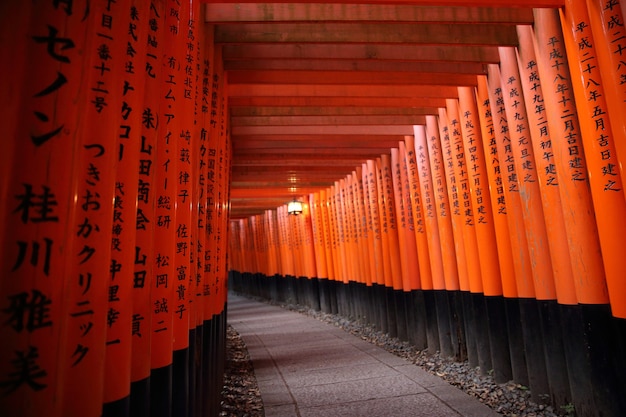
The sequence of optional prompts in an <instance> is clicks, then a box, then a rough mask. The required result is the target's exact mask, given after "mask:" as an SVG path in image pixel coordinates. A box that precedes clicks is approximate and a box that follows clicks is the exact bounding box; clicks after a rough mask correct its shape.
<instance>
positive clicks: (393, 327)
mask: <svg viewBox="0 0 626 417" xmlns="http://www.w3.org/2000/svg"><path fill="white" fill-rule="evenodd" d="M385 299H386V300H387V334H388V335H389V336H391V337H397V336H398V322H397V321H396V303H395V294H394V290H393V288H391V287H385Z"/></svg>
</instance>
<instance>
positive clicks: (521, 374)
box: [476, 76, 528, 385]
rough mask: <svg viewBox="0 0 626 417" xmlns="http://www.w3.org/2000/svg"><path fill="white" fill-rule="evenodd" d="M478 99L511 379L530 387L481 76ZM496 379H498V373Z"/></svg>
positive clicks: (493, 139)
mask: <svg viewBox="0 0 626 417" xmlns="http://www.w3.org/2000/svg"><path fill="white" fill-rule="evenodd" d="M476 100H477V106H478V111H479V119H480V124H481V130H482V140H483V152H484V154H485V160H486V161H487V162H486V163H487V166H488V169H487V177H488V179H489V183H490V184H491V191H490V193H489V197H490V198H491V207H492V213H493V221H494V227H495V233H496V241H497V249H498V261H499V264H500V281H501V283H502V295H503V296H504V308H505V314H504V318H505V320H506V321H507V325H506V328H507V338H508V341H509V355H510V366H511V376H512V379H513V380H514V381H516V382H518V383H520V384H524V385H527V384H528V371H527V370H526V358H525V356H524V349H523V335H522V332H521V328H520V326H519V305H518V300H517V285H516V282H515V268H514V264H515V261H514V258H513V252H512V250H511V237H510V229H509V218H508V216H509V214H508V212H507V204H506V198H505V190H504V183H503V181H504V180H503V174H502V170H501V164H500V160H499V158H498V146H497V142H496V140H497V139H496V132H495V129H496V125H495V123H494V116H493V115H492V113H491V106H490V101H489V91H488V86H487V77H486V76H479V77H478V87H477V91H476ZM502 165H504V164H502ZM516 259H517V258H516ZM495 376H496V378H498V374H497V373H496V375H495Z"/></svg>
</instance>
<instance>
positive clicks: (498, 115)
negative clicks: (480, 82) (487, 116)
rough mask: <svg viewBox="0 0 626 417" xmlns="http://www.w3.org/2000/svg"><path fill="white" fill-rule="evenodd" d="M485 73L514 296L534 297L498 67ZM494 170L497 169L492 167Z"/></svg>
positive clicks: (499, 196) (493, 65) (531, 273)
mask: <svg viewBox="0 0 626 417" xmlns="http://www.w3.org/2000/svg"><path fill="white" fill-rule="evenodd" d="M488 73H489V75H488V77H487V85H488V88H489V106H490V108H491V115H492V117H493V133H494V137H495V142H496V146H495V149H493V147H492V152H495V151H497V158H498V160H499V161H500V164H499V165H498V167H497V170H498V171H497V172H498V173H499V174H501V175H502V182H501V183H499V182H496V183H495V184H493V186H494V188H495V193H496V194H497V195H498V198H504V201H505V203H506V206H505V207H499V209H498V210H505V211H506V215H507V220H508V222H509V231H510V233H511V234H510V239H511V249H512V252H513V255H514V256H513V266H514V267H515V282H516V286H517V296H518V297H520V298H534V297H535V285H534V281H533V271H532V264H531V260H530V255H529V252H528V242H527V240H526V228H525V227H524V221H523V219H524V217H523V209H522V203H521V199H520V196H519V191H518V185H517V176H516V175H515V174H516V170H515V163H514V161H513V151H512V149H511V148H510V146H509V145H510V142H511V139H510V138H509V135H508V131H509V125H508V120H507V118H506V110H505V108H504V100H503V99H502V89H501V87H500V84H501V82H500V70H499V67H498V65H495V64H491V65H489V67H488ZM494 169H496V168H495V167H494ZM496 180H497V178H496ZM492 192H493V190H492Z"/></svg>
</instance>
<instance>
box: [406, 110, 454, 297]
mask: <svg viewBox="0 0 626 417" xmlns="http://www.w3.org/2000/svg"><path fill="white" fill-rule="evenodd" d="M425 133H426V138H425V139H426V143H425V144H424V145H423V146H424V149H425V152H426V153H427V155H428V160H427V161H426V160H425V161H424V167H425V166H426V165H425V164H426V163H428V164H430V173H431V175H430V177H431V179H432V184H433V198H434V201H435V205H436V207H435V214H436V215H437V229H438V231H439V242H440V245H441V258H442V262H443V274H444V277H443V278H444V281H443V282H442V281H441V278H439V277H438V275H433V286H434V289H446V290H448V291H456V290H458V289H459V288H460V287H459V268H460V267H462V268H465V260H464V259H461V258H460V256H461V254H462V253H461V254H457V253H456V247H455V245H456V242H455V239H454V230H453V223H452V216H451V211H450V202H449V199H448V187H447V180H446V174H445V167H444V163H445V162H444V155H443V150H442V143H441V141H440V136H439V123H438V121H437V117H436V116H426V132H425ZM417 137H418V135H416V138H417ZM420 143H421V142H420ZM425 181H427V179H426V180H425ZM433 234H434V232H433ZM435 279H437V280H435Z"/></svg>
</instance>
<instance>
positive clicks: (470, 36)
mask: <svg viewBox="0 0 626 417" xmlns="http://www.w3.org/2000/svg"><path fill="white" fill-rule="evenodd" d="M215 41H216V42H217V43H357V42H363V43H377V44H389V43H392V44H393V43H399V44H423V45H492V46H504V45H509V46H516V45H517V33H516V30H515V27H514V26H502V25H491V24H479V23H477V24H472V25H470V24H466V25H463V24H431V23H427V24H419V25H417V24H407V23H398V24H393V25H389V24H383V23H326V22H317V23H274V24H271V25H267V24H263V23H242V24H239V25H217V26H216V28H215Z"/></svg>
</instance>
